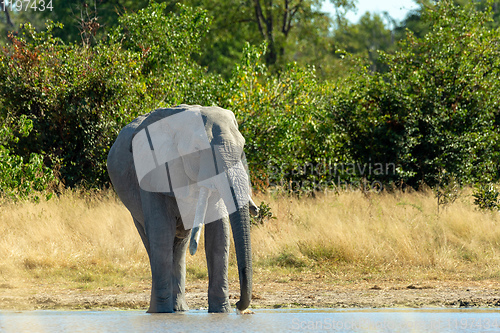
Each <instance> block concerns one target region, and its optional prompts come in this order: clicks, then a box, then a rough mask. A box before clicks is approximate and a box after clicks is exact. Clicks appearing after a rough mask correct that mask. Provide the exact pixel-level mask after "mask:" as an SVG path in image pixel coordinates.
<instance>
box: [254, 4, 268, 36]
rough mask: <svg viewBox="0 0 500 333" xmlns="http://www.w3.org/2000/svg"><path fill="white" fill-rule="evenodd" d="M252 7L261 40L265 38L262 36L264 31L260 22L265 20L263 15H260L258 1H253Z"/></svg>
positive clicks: (260, 10) (260, 9)
mask: <svg viewBox="0 0 500 333" xmlns="http://www.w3.org/2000/svg"><path fill="white" fill-rule="evenodd" d="M254 7H255V18H256V20H257V25H258V27H259V31H260V34H261V35H262V37H263V38H266V35H265V34H264V29H262V22H261V20H263V21H265V18H264V14H262V8H261V6H260V0H254Z"/></svg>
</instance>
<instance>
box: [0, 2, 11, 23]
mask: <svg viewBox="0 0 500 333" xmlns="http://www.w3.org/2000/svg"><path fill="white" fill-rule="evenodd" d="M0 8H2V9H4V10H5V18H6V19H7V24H8V25H10V26H11V27H12V28H14V23H12V20H11V19H10V15H9V10H8V6H6V5H5V0H0Z"/></svg>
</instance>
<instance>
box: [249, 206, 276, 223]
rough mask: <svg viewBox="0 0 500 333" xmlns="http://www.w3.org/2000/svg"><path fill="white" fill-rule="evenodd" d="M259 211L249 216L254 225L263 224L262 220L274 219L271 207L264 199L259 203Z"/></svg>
mask: <svg viewBox="0 0 500 333" xmlns="http://www.w3.org/2000/svg"><path fill="white" fill-rule="evenodd" d="M258 208H259V213H258V215H257V216H250V219H251V220H252V224H254V225H259V224H264V222H266V221H269V220H276V216H274V215H273V212H272V211H271V207H270V206H269V205H268V204H266V203H265V202H264V201H262V202H261V203H260V205H259V207H258Z"/></svg>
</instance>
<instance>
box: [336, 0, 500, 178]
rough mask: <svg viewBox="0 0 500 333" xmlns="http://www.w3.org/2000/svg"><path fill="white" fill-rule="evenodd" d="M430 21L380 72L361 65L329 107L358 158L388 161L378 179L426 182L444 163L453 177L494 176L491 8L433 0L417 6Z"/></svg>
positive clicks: (497, 55) (497, 63) (499, 60)
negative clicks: (388, 168) (391, 169)
mask: <svg viewBox="0 0 500 333" xmlns="http://www.w3.org/2000/svg"><path fill="white" fill-rule="evenodd" d="M423 18H424V20H426V21H427V22H429V24H430V25H431V28H430V31H429V33H427V34H426V35H425V36H424V37H422V38H418V37H416V36H414V35H413V34H412V33H411V32H408V33H407V38H406V40H403V41H402V42H401V43H400V44H399V50H398V51H397V52H396V53H395V54H392V55H389V54H384V53H382V54H381V61H382V62H383V63H384V64H386V65H387V67H388V68H389V72H388V73H386V74H380V73H370V72H369V71H368V70H367V69H366V67H365V66H363V65H358V67H357V71H355V72H353V74H352V75H351V77H350V78H349V79H348V80H347V81H346V82H343V83H342V84H339V88H338V90H337V92H336V94H334V95H333V98H332V105H331V115H332V119H333V121H334V124H335V126H336V128H337V130H338V131H339V132H340V133H342V134H343V140H344V143H345V146H346V148H347V149H348V151H349V154H350V155H351V156H352V157H353V158H354V160H355V161H356V162H359V163H370V162H371V163H374V162H378V163H394V164H395V165H396V166H397V169H396V170H397V172H396V173H395V174H383V175H380V177H379V178H380V179H383V180H384V181H386V182H390V181H398V180H403V181H404V182H406V183H408V184H410V185H412V186H418V185H419V184H422V183H426V184H428V185H430V186H434V185H436V184H437V183H438V182H439V179H438V178H439V173H440V172H441V170H446V171H447V172H448V173H450V174H454V175H456V177H457V180H458V181H459V182H471V181H473V180H475V179H480V178H481V177H483V176H484V175H488V177H490V178H496V179H498V170H497V169H496V168H493V169H492V168H491V167H490V166H491V165H498V157H499V155H498V151H499V150H498V142H499V137H498V125H499V120H500V117H499V116H500V114H499V112H498V110H499V102H498V96H499V94H500V89H499V81H498V73H499V70H500V49H499V48H498V43H499V42H500V35H499V31H498V30H492V29H489V28H488V25H487V24H486V23H487V22H489V21H490V20H491V9H490V10H487V11H485V12H478V11H477V10H476V9H474V7H473V5H468V6H466V7H465V8H461V7H457V6H455V5H453V4H452V3H451V2H450V1H440V2H439V3H438V4H437V5H436V6H435V7H434V8H430V9H428V10H426V11H425V13H424V17H423Z"/></svg>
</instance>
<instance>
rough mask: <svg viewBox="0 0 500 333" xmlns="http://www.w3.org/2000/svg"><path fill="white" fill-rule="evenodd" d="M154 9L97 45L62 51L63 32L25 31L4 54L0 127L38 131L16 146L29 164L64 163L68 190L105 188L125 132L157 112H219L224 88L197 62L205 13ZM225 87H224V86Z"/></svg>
mask: <svg viewBox="0 0 500 333" xmlns="http://www.w3.org/2000/svg"><path fill="white" fill-rule="evenodd" d="M164 8H165V6H164V5H160V4H155V3H153V4H152V5H151V6H150V7H148V8H147V9H145V10H143V11H140V12H139V13H137V14H129V15H125V16H123V17H122V19H121V23H122V24H123V27H121V28H120V29H118V30H117V31H115V32H113V34H112V35H111V36H110V37H109V38H107V39H103V40H100V41H98V42H97V43H95V44H89V43H84V44H83V45H78V44H64V43H63V42H62V41H61V40H60V39H58V38H56V37H53V29H54V28H56V27H59V28H61V26H60V25H57V24H53V23H50V22H49V23H48V25H47V29H46V30H44V31H42V32H36V31H35V29H34V28H33V27H32V26H31V25H29V24H26V25H25V26H24V27H23V29H22V30H21V34H20V35H19V37H14V36H11V40H12V43H11V44H9V45H7V46H5V47H4V48H3V49H2V50H1V53H0V60H1V64H0V80H1V82H0V96H1V103H2V105H3V108H2V110H1V112H2V114H1V115H0V117H2V118H7V117H10V118H13V119H18V118H19V117H21V116H23V115H24V116H26V117H28V119H30V120H31V121H32V123H33V131H32V132H31V134H30V135H29V136H26V137H23V138H21V139H20V140H19V142H17V143H16V144H15V145H12V146H11V150H12V152H13V153H14V154H16V155H18V156H20V157H23V158H24V159H25V160H27V159H28V158H29V156H30V154H31V153H36V154H42V155H44V156H45V160H46V162H48V166H49V167H50V168H52V167H54V166H55V165H56V164H57V163H60V167H61V168H60V175H61V178H62V180H63V181H64V183H65V184H66V185H67V186H75V185H84V186H87V187H100V186H103V185H105V184H107V183H108V177H107V171H106V157H107V153H108V151H109V148H110V147H111V145H112V143H113V142H114V139H115V138H116V135H117V134H118V132H119V130H120V129H121V128H122V127H123V126H124V125H126V124H127V123H129V122H130V121H131V120H132V119H134V118H135V117H137V115H138V114H143V113H146V112H148V111H151V110H153V109H155V108H157V107H158V106H160V105H175V104H179V103H181V102H182V103H192V104H208V105H210V104H215V103H216V102H217V96H218V95H217V91H219V90H221V89H220V88H221V87H220V86H221V85H222V83H220V82H221V81H220V79H218V78H217V77H216V76H213V75H212V76H209V75H205V72H204V70H203V69H202V68H200V67H199V66H198V65H196V64H195V63H194V62H193V61H191V60H190V54H191V53H192V52H196V51H197V46H196V43H198V42H199V39H200V38H201V36H202V35H203V29H206V28H205V25H206V24H207V22H206V16H205V14H204V12H203V11H202V10H191V9H188V8H184V7H182V8H183V9H182V12H181V14H179V15H173V14H171V15H168V16H165V15H163V10H164ZM218 82H219V83H220V84H218Z"/></svg>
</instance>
